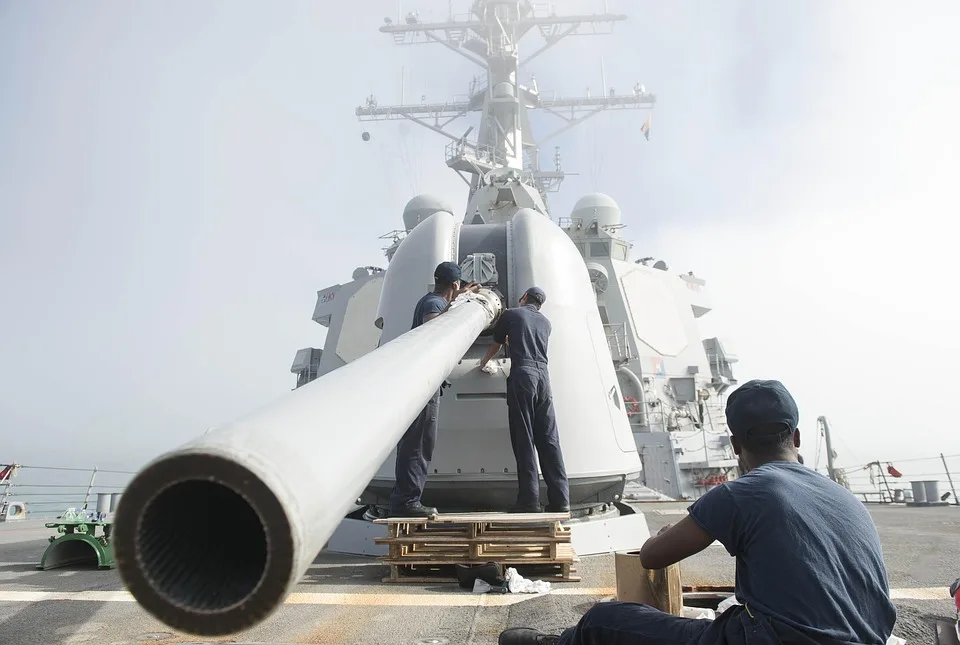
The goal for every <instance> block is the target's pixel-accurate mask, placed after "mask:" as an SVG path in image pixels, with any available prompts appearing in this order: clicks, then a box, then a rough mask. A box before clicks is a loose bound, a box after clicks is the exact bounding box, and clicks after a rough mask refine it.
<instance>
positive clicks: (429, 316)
mask: <svg viewBox="0 0 960 645" xmlns="http://www.w3.org/2000/svg"><path fill="white" fill-rule="evenodd" d="M479 290H480V285H479V284H477V283H476V282H469V283H467V284H466V285H464V286H463V287H461V288H460V289H458V290H456V291H455V292H454V293H453V299H454V300H456V299H457V297H458V296H460V295H461V294H464V293H466V292H468V291H471V292H473V293H476V292H477V291H479ZM448 311H450V303H449V302H448V303H447V306H446V307H444V308H443V309H439V308H438V309H437V310H435V311H429V312H425V313H424V314H423V322H429V321H431V320H433V319H434V318H436V317H437V316H439V315H440V314H442V313H446V312H448Z"/></svg>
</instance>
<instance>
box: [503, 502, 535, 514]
mask: <svg viewBox="0 0 960 645" xmlns="http://www.w3.org/2000/svg"><path fill="white" fill-rule="evenodd" d="M510 512H511V513H541V512H542V511H541V509H540V505H539V504H514V505H513V506H512V507H511V508H510Z"/></svg>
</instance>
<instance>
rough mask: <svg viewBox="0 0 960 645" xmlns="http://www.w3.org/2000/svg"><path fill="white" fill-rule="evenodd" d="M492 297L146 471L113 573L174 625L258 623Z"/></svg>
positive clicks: (436, 383)
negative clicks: (119, 576)
mask: <svg viewBox="0 0 960 645" xmlns="http://www.w3.org/2000/svg"><path fill="white" fill-rule="evenodd" d="M501 308H502V303H501V301H500V298H499V296H497V295H496V294H495V293H493V292H492V291H489V290H481V291H480V292H479V293H477V294H464V295H462V296H460V298H458V299H457V300H455V301H454V302H453V303H452V305H451V309H450V311H448V312H447V313H445V314H444V315H442V316H440V317H438V318H436V319H434V320H431V321H430V322H428V323H427V324H425V325H422V326H421V327H418V328H417V329H414V330H412V331H409V332H407V333H405V334H402V335H400V336H398V337H397V338H395V339H393V340H392V341H390V342H387V343H385V344H384V345H383V346H381V347H379V348H378V349H376V350H374V351H372V352H370V353H369V354H366V355H365V356H363V357H361V358H359V359H357V360H356V361H354V362H351V363H349V364H348V365H345V366H343V367H341V368H340V369H337V370H334V371H332V372H330V373H328V374H326V375H324V376H321V377H320V378H318V379H316V380H315V381H313V382H311V383H308V384H307V385H304V386H303V387H300V388H298V389H296V390H294V391H293V392H291V393H289V394H287V395H285V396H283V397H282V398H280V399H279V400H277V401H276V402H274V403H272V404H270V405H268V406H266V407H264V408H262V409H260V410H258V411H256V412H254V413H253V414H250V415H249V416H246V417H243V418H241V419H240V420H238V421H236V422H234V423H231V424H229V425H227V426H224V427H222V428H217V429H214V430H211V431H209V432H208V433H206V434H204V435H203V436H202V437H200V438H199V439H196V440H194V441H192V442H191V443H188V444H186V445H185V446H183V447H181V448H179V449H177V450H174V451H173V452H170V453H167V454H165V455H163V456H161V457H159V458H157V459H156V460H154V461H153V462H151V463H150V464H149V465H147V466H146V467H145V468H144V469H143V470H142V471H140V473H138V474H137V476H136V477H135V478H134V479H133V481H132V482H131V483H130V485H129V486H128V487H127V489H126V490H125V492H124V495H123V497H122V499H121V501H120V505H119V508H118V509H117V515H116V522H115V531H114V536H115V538H114V547H115V552H116V558H117V564H118V566H119V570H120V575H121V577H122V578H123V581H124V583H125V584H126V586H127V588H128V589H129V590H130V592H131V593H132V594H133V596H134V597H135V598H136V599H137V601H138V602H139V603H140V604H141V605H142V606H143V607H144V608H145V609H146V610H147V611H149V612H150V613H151V614H153V615H154V616H155V617H156V618H158V619H159V620H161V621H163V622H164V623H166V624H167V625H169V626H170V627H172V628H174V629H177V630H180V631H184V632H189V633H193V634H201V635H205V636H220V635H225V634H231V633H234V632H237V631H240V630H242V629H245V628H249V627H252V626H253V625H256V624H257V623H259V622H260V621H262V620H263V619H264V618H266V617H267V616H268V615H269V614H270V613H272V612H273V611H274V610H275V609H276V608H277V607H279V606H280V604H281V603H282V602H283V601H284V599H285V598H286V596H287V594H289V592H290V591H291V589H292V588H293V586H294V585H295V584H296V583H297V581H298V580H299V579H300V578H301V576H303V574H304V573H305V572H306V570H307V568H308V567H309V566H310V564H311V562H313V559H314V558H315V557H316V555H317V553H319V552H320V550H321V549H322V548H323V546H324V544H326V542H327V540H328V539H329V538H330V536H331V534H332V533H333V532H334V530H335V529H336V528H337V526H338V525H339V524H340V522H341V520H342V519H343V517H344V515H345V514H346V513H347V511H348V510H349V509H350V508H351V506H352V505H353V503H354V502H355V500H356V499H357V498H358V497H359V495H360V494H361V492H362V491H363V489H364V487H366V486H367V484H369V483H370V480H371V479H372V478H373V476H374V474H375V472H376V470H377V468H378V467H379V466H380V464H382V463H383V461H384V460H385V459H386V458H387V456H388V455H389V454H390V451H391V450H392V449H393V447H394V446H395V445H396V443H397V441H398V440H399V439H400V437H401V436H402V435H403V433H404V432H405V431H406V429H407V427H408V426H409V425H410V423H411V422H412V421H413V420H414V418H415V417H416V416H417V415H418V414H419V413H420V410H421V409H422V408H423V406H424V404H425V403H426V401H427V400H428V399H429V398H430V397H431V395H432V394H433V393H434V392H436V391H437V390H438V389H439V388H440V386H441V384H442V383H443V382H444V380H445V379H446V378H447V377H448V376H449V375H450V373H451V372H452V371H453V369H454V367H456V365H457V364H458V362H459V361H460V359H461V358H462V357H463V355H464V354H465V353H466V352H467V350H468V349H469V348H470V346H471V345H472V344H473V343H474V341H476V339H477V337H478V336H479V335H480V333H481V332H483V331H484V330H485V329H487V328H489V327H490V326H491V325H493V323H494V322H495V321H496V319H497V317H498V316H499V314H500V311H501Z"/></svg>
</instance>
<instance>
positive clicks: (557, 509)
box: [546, 504, 570, 513]
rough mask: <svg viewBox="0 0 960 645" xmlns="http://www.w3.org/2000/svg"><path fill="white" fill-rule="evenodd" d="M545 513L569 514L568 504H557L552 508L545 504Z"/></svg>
mask: <svg viewBox="0 0 960 645" xmlns="http://www.w3.org/2000/svg"><path fill="white" fill-rule="evenodd" d="M546 511H547V512H548V513H569V512H570V505H569V504H562V505H559V504H558V505H557V506H554V505H552V504H547V508H546Z"/></svg>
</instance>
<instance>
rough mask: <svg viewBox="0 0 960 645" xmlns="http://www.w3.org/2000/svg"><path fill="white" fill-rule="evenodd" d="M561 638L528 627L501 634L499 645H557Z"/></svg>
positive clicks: (515, 628) (509, 630)
mask: <svg viewBox="0 0 960 645" xmlns="http://www.w3.org/2000/svg"><path fill="white" fill-rule="evenodd" d="M559 640H560V637H559V636H555V635H553V634H544V633H543V632H538V631H537V630H535V629H530V628H528V627H514V628H512V629H508V630H506V631H504V632H501V633H500V640H498V641H497V642H498V643H499V645H556V643H557V641H559Z"/></svg>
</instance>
